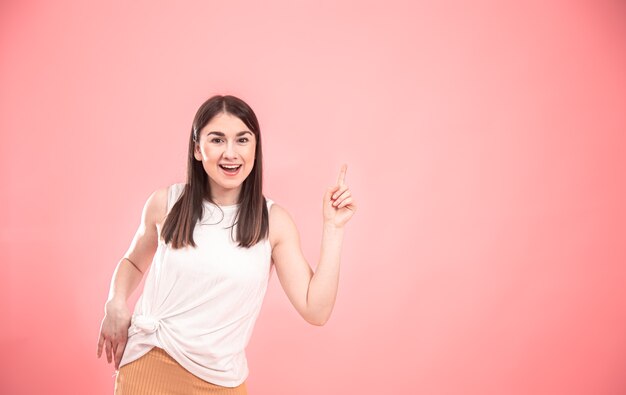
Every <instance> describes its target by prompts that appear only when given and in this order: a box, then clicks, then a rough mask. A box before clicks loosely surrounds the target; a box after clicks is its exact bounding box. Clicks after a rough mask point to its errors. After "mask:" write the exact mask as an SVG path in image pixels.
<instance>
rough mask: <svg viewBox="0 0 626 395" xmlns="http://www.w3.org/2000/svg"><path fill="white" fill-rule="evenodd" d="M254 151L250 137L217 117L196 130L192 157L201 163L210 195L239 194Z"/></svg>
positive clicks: (224, 116) (232, 119) (232, 121)
mask: <svg viewBox="0 0 626 395" xmlns="http://www.w3.org/2000/svg"><path fill="white" fill-rule="evenodd" d="M255 147H256V139H255V137H254V133H252V131H251V130H250V129H248V127H247V126H246V124H245V123H243V121H242V120H241V119H239V118H237V117H236V116H234V115H231V114H228V113H220V114H217V115H216V116H214V117H213V119H211V121H209V123H208V124H206V126H205V127H204V128H202V130H200V138H199V142H198V143H196V144H195V149H194V157H195V158H196V159H197V160H200V161H202V166H203V167H204V170H205V171H206V172H207V174H208V176H209V183H210V185H211V192H212V194H214V195H215V194H220V193H223V192H228V191H229V190H233V189H239V190H240V188H241V184H243V181H244V180H245V179H246V178H247V177H248V175H249V174H250V172H251V171H252V168H253V167H254V158H255ZM229 168H235V169H234V170H230V169H229Z"/></svg>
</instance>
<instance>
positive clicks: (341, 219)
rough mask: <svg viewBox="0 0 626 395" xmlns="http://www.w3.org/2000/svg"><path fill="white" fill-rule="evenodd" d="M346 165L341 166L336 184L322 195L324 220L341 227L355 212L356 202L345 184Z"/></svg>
mask: <svg viewBox="0 0 626 395" xmlns="http://www.w3.org/2000/svg"><path fill="white" fill-rule="evenodd" d="M347 169H348V165H346V164H344V165H343V166H341V170H340V171H339V178H338V179H337V184H336V185H333V186H332V187H329V188H328V189H327V190H326V194H325V195H324V206H323V207H324V210H323V214H324V222H326V223H329V224H332V225H334V226H336V227H343V226H344V225H345V224H346V223H347V222H348V221H349V220H350V218H352V215H353V214H354V213H355V212H356V203H355V201H354V198H353V197H352V194H351V193H350V189H349V188H348V186H347V185H346V184H345V178H346V170H347Z"/></svg>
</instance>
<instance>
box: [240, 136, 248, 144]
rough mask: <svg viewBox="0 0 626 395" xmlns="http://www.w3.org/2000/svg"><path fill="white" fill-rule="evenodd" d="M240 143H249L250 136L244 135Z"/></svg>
mask: <svg viewBox="0 0 626 395" xmlns="http://www.w3.org/2000/svg"><path fill="white" fill-rule="evenodd" d="M239 142H240V143H247V142H248V138H247V137H242V138H240V139H239Z"/></svg>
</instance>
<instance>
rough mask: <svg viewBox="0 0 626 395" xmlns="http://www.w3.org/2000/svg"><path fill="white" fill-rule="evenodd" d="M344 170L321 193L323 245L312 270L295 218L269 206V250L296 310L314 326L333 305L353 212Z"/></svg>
mask: <svg viewBox="0 0 626 395" xmlns="http://www.w3.org/2000/svg"><path fill="white" fill-rule="evenodd" d="M346 170H347V166H346V165H343V166H342V168H341V171H340V173H339V179H338V181H337V184H336V185H334V186H332V187H329V188H328V189H327V190H326V193H325V194H324V200H323V219H324V222H323V232H322V247H321V251H320V259H319V263H318V265H317V269H316V271H315V273H314V272H313V270H312V269H311V266H310V265H309V264H308V262H307V261H306V259H305V258H304V255H303V254H302V249H301V247H300V237H299V234H298V229H297V227H296V225H295V223H294V221H293V220H292V219H291V217H290V216H289V214H288V213H287V211H285V209H283V208H282V207H280V206H278V205H276V204H275V205H274V206H272V213H273V214H274V215H272V216H270V228H271V229H273V231H274V233H275V235H276V236H275V239H276V240H275V242H274V247H273V250H272V259H273V261H274V265H275V267H276V274H277V275H278V279H279V280H280V283H281V285H282V287H283V289H284V291H285V293H286V294H287V297H288V298H289V300H290V301H291V303H292V304H293V306H294V307H295V308H296V310H297V311H298V313H300V315H301V316H302V317H303V318H304V319H305V320H306V321H307V322H309V323H311V324H313V325H324V324H325V323H326V322H327V321H328V319H329V318H330V314H331V312H332V310H333V307H334V305H335V298H336V296H337V287H338V284H339V262H340V257H341V245H342V243H343V234H344V226H345V224H346V223H347V222H348V221H349V220H350V218H351V217H352V215H353V214H354V212H355V211H356V203H355V202H354V198H353V197H352V195H351V193H350V189H349V188H348V186H347V185H345V181H344V180H345V175H346Z"/></svg>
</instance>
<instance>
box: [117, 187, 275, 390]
mask: <svg viewBox="0 0 626 395" xmlns="http://www.w3.org/2000/svg"><path fill="white" fill-rule="evenodd" d="M183 188H184V184H183V183H179V184H173V185H171V186H170V187H169V191H168V202H167V212H168V213H169V212H170V210H171V207H172V206H173V205H174V203H175V202H176V201H177V200H178V198H179V197H180V195H181V193H182V191H183ZM266 201H267V208H268V212H269V210H270V207H271V205H272V204H273V201H272V200H270V199H266ZM237 208H238V205H232V206H219V207H218V206H217V205H215V204H212V203H209V202H205V203H204V215H203V217H202V219H201V220H200V221H199V222H198V223H197V224H196V226H195V229H194V232H193V237H194V241H195V242H196V245H197V246H196V247H195V248H194V247H186V248H182V249H172V248H170V247H169V246H167V245H166V244H164V243H163V242H162V240H159V244H158V247H157V251H156V253H155V256H154V258H153V261H152V265H151V266H150V270H149V271H148V274H147V277H146V281H145V285H144V290H143V293H142V295H141V296H140V298H139V300H138V301H137V304H136V306H135V310H134V313H133V315H132V319H131V325H130V327H129V328H128V342H127V344H126V348H125V350H124V354H123V356H122V360H121V362H120V369H121V368H122V367H123V366H124V365H126V364H129V363H131V362H133V361H136V360H137V359H139V358H141V357H142V356H144V355H145V354H146V353H148V352H149V351H150V350H151V349H152V348H153V347H159V348H161V349H163V350H164V351H165V352H166V353H167V354H168V355H169V356H171V357H172V359H173V360H175V361H176V362H177V363H179V364H180V365H181V366H182V367H183V368H185V369H186V370H187V371H189V372H190V373H192V374H193V375H195V376H197V377H198V378H200V379H202V380H204V381H207V382H209V383H213V384H217V385H220V386H225V387H236V386H239V385H240V384H242V383H243V382H244V381H245V379H246V377H247V376H248V363H247V359H246V355H245V347H246V346H247V344H248V342H249V340H250V336H251V334H252V330H253V327H254V324H255V322H256V319H257V317H258V315H259V312H260V309H261V305H262V302H263V298H264V296H265V292H266V290H267V284H268V281H269V278H270V276H271V271H272V270H273V268H274V267H273V265H272V264H271V253H272V251H271V246H270V242H269V238H266V239H265V240H262V241H260V242H259V243H257V244H256V245H254V246H253V247H250V248H241V247H238V246H237V244H236V242H234V241H233V240H232V239H231V231H232V236H233V237H234V235H236V231H237V229H236V227H237V225H236V224H235V228H234V229H232V230H231V228H230V227H231V226H232V225H233V220H234V215H235V213H236V211H237ZM220 209H221V210H220Z"/></svg>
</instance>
